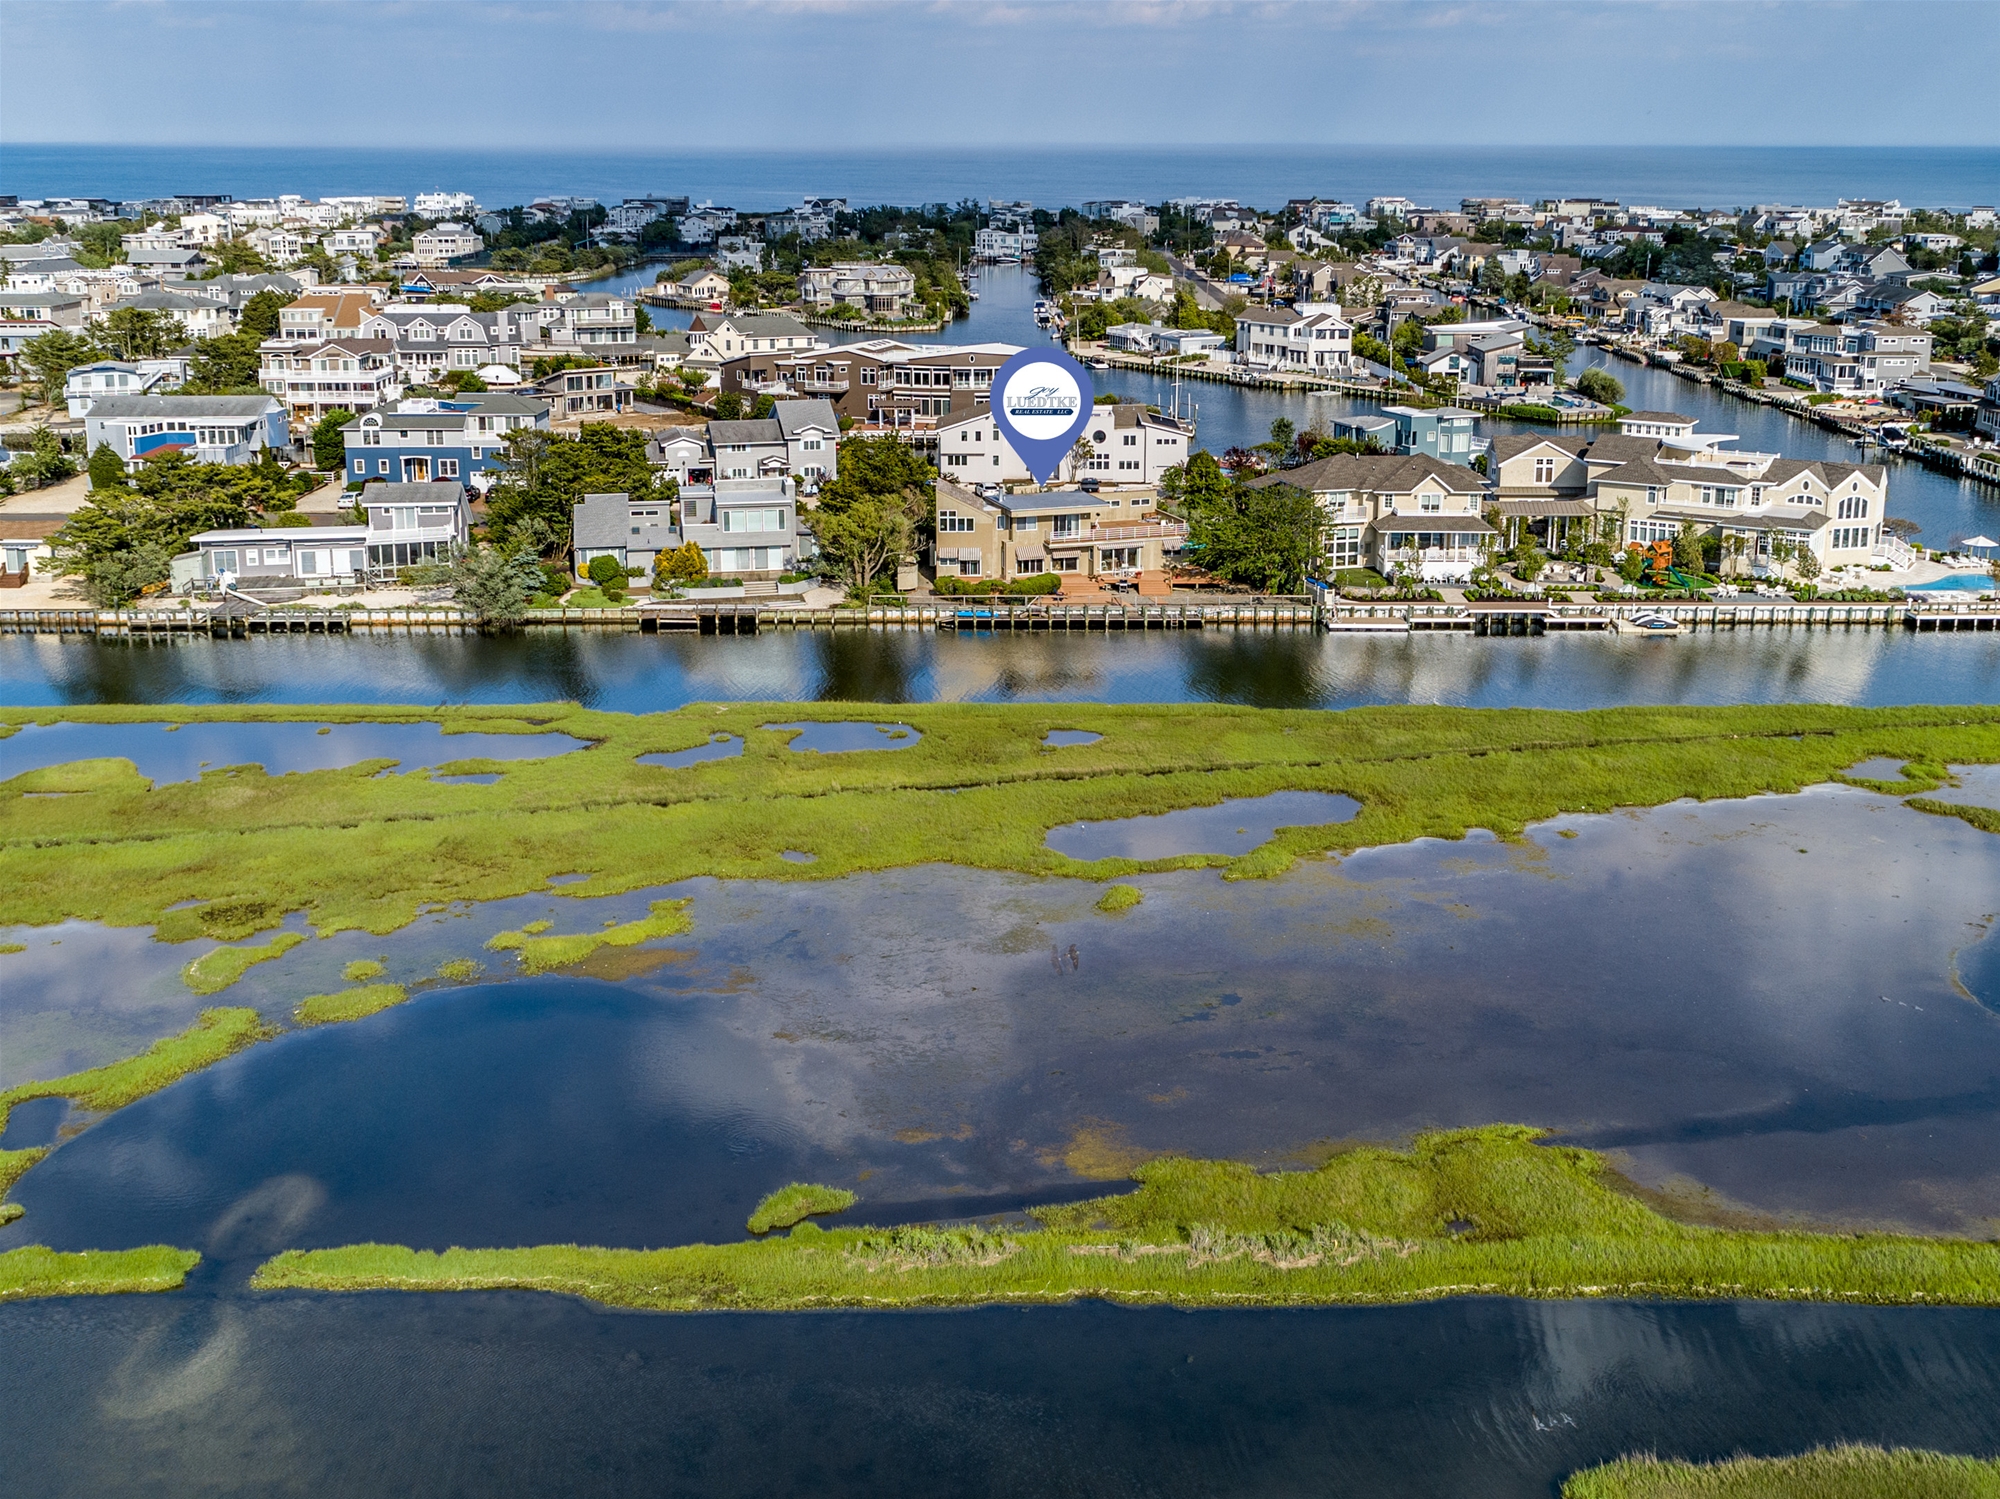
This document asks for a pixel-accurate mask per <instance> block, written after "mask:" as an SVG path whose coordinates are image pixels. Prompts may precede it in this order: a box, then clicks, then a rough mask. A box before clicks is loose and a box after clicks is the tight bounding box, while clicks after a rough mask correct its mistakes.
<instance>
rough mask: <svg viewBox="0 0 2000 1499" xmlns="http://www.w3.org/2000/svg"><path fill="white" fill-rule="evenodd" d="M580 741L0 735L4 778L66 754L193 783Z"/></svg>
mask: <svg viewBox="0 0 2000 1499" xmlns="http://www.w3.org/2000/svg"><path fill="white" fill-rule="evenodd" d="M584 743H585V741H583V740H581V739H575V738H572V737H571V736H570V735H568V734H477V733H475V734H447V733H445V732H444V729H443V726H442V725H439V724H435V723H337V724H311V723H185V724H175V725H169V724H159V723H54V724H36V723H31V724H25V725H23V726H22V727H21V729H20V730H19V731H18V732H17V733H15V734H12V735H10V736H8V737H7V738H5V739H0V779H6V778H7V777H10V776H17V775H20V774H21V773H22V772H23V771H28V770H40V769H42V768H43V767H44V766H49V765H61V764H63V763H65V762H66V761H71V760H102V759H122V760H130V761H131V762H132V763H133V765H134V766H136V767H137V768H138V771H139V774H140V775H142V776H145V777H147V778H148V779H149V780H152V781H155V782H159V783H165V782H169V781H193V780H199V779H200V778H201V773H202V772H203V771H204V770H210V769H219V768H220V767H222V766H225V765H253V764H254V765H261V766H263V767H264V769H265V771H266V772H267V773H268V774H270V775H274V776H276V775H288V774H290V773H291V772H293V771H301V770H338V769H340V768H342V767H343V766H348V765H358V764H359V763H360V762H361V761H363V760H395V761H397V762H398V764H397V766H396V769H397V770H398V771H412V770H419V769H429V768H430V767H431V766H433V765H445V764H450V763H452V762H454V761H458V760H537V759H545V758H547V757H548V756H550V755H562V754H568V753H569V752H570V751H571V750H579V749H582V748H583V747H584Z"/></svg>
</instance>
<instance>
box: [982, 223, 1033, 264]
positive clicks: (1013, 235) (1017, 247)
mask: <svg viewBox="0 0 2000 1499" xmlns="http://www.w3.org/2000/svg"><path fill="white" fill-rule="evenodd" d="M1041 242H1042V241H1041V236H1040V235H1038V234H1037V233H1036V232H1035V231H1034V230H1033V229H1029V228H1021V227H1018V226H1017V227H1015V228H1010V229H998V228H991V229H981V230H979V231H978V232H977V233H975V234H974V235H973V236H972V254H973V257H974V258H975V259H978V260H985V261H991V262H998V263H1008V264H1011V263H1013V262H1015V261H1023V260H1033V259H1034V258H1035V251H1036V250H1038V249H1040V248H1041Z"/></svg>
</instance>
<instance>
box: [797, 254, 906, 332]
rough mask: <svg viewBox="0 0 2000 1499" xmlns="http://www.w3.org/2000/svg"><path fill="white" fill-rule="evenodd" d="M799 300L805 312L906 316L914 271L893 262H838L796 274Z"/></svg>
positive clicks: (810, 267) (808, 267) (809, 268)
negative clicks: (840, 309) (851, 311)
mask: <svg viewBox="0 0 2000 1499" xmlns="http://www.w3.org/2000/svg"><path fill="white" fill-rule="evenodd" d="M798 284H799V300H800V301H801V302H802V303H804V304H805V306H806V307H807V308H808V309H811V310H815V311H832V310H833V309H834V308H836V307H847V308H852V309H854V310H855V311H858V312H865V313H867V314H868V315H869V316H870V317H892V318H899V317H905V316H907V315H908V314H909V313H910V311H911V310H912V307H913V304H914V303H915V302H916V299H917V277H916V272H914V271H912V270H910V269H909V268H908V267H907V266H902V265H898V264H896V263H895V262H894V261H854V260H849V261H841V262H839V263H837V264H835V265H814V266H807V267H805V268H804V269H803V270H801V271H800V272H799V283H798Z"/></svg>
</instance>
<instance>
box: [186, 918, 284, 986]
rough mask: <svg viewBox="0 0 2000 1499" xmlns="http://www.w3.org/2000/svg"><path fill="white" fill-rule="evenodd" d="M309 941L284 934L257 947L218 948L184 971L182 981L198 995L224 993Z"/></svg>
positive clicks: (197, 959) (281, 933) (196, 960)
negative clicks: (254, 969) (257, 967)
mask: <svg viewBox="0 0 2000 1499" xmlns="http://www.w3.org/2000/svg"><path fill="white" fill-rule="evenodd" d="M305 940H306V939H305V937H304V935H303V934H302V933H299V932H280V933H278V935H277V936H275V937H273V938H272V939H271V940H270V941H269V942H262V943H259V944H257V945H256V946H254V947H218V948H216V949H215V950H214V951H213V952H207V953H203V954H202V955H201V956H200V957H198V958H196V959H195V960H194V961H193V962H192V963H190V964H188V965H187V967H186V968H184V969H182V970H181V982H183V983H185V984H186V985H187V986H188V987H189V988H190V989H192V990H194V992H195V993H197V994H203V995H207V994H220V993H221V992H222V991H223V990H224V989H227V988H228V987H229V986H230V985H231V984H233V983H235V982H236V981H237V980H238V979H240V978H242V977H243V975H244V974H245V973H248V972H249V971H250V969H251V967H252V966H254V965H255V964H258V963H268V962H270V961H271V959H273V958H281V957H283V956H284V955H285V954H286V953H288V952H290V951H291V950H292V949H293V948H295V947H297V946H298V945H299V944H300V943H301V942H303V941H305Z"/></svg>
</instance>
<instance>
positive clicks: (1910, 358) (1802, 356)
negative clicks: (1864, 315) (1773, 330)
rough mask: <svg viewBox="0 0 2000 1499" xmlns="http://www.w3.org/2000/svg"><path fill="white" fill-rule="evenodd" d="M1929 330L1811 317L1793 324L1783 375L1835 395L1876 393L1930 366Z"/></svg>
mask: <svg viewBox="0 0 2000 1499" xmlns="http://www.w3.org/2000/svg"><path fill="white" fill-rule="evenodd" d="M1930 356H1931V336H1930V335H1929V334H1928V333H1925V332H1922V331H1921V330H1918V329H1913V328H1897V327H1893V326H1889V325H1881V324H1862V325H1860V326H1858V327H1857V326H1853V325H1845V324H1837V323H1814V324H1809V325H1807V326H1805V327H1803V328H1793V329H1792V330H1791V333H1790V337H1789V340H1788V342H1787V344H1786V348H1785V377H1786V378H1787V379H1789V380H1797V381H1801V382H1803V383H1804V384H1806V385H1808V386H1809V387H1811V388H1812V389H1814V390H1817V391H1821V392H1826V393H1831V394H1837V395H1862V396H1866V395H1879V394H1881V393H1882V391H1884V390H1885V389H1887V388H1888V387H1890V386H1893V385H1896V384H1898V383H1900V382H1902V381H1904V380H1907V379H1909V378H1911V377H1912V376H1914V375H1921V374H1924V373H1925V372H1927V371H1928V370H1929V369H1930V366H1931V357H1930Z"/></svg>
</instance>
